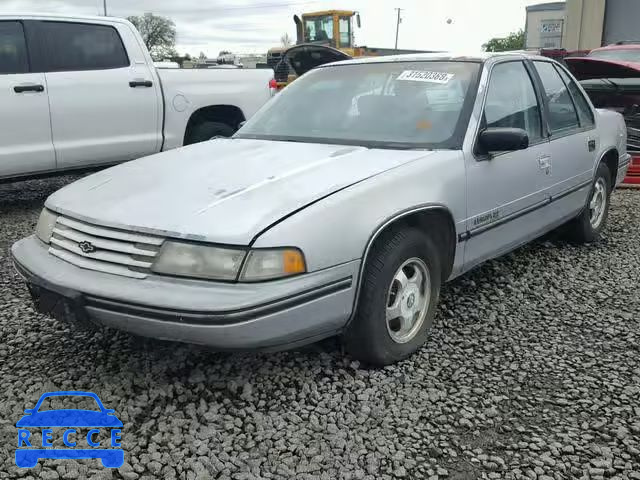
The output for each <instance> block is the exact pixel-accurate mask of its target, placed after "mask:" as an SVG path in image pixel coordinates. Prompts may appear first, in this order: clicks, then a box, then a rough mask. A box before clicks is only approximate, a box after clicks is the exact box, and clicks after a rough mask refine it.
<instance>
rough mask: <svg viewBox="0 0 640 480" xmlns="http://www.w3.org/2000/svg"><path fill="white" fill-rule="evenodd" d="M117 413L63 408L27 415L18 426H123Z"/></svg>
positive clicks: (19, 421)
mask: <svg viewBox="0 0 640 480" xmlns="http://www.w3.org/2000/svg"><path fill="white" fill-rule="evenodd" d="M121 426H122V422H121V421H120V420H118V417H116V416H115V415H108V414H106V413H102V412H96V411H93V410H77V409H62V410H48V411H45V412H37V413H33V414H31V415H25V416H24V417H22V418H21V419H20V420H18V422H17V423H16V427H121Z"/></svg>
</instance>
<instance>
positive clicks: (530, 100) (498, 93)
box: [484, 62, 542, 140]
mask: <svg viewBox="0 0 640 480" xmlns="http://www.w3.org/2000/svg"><path fill="white" fill-rule="evenodd" d="M484 121H485V123H486V126H487V127H507V128H521V129H523V130H526V132H527V133H528V134H529V140H536V139H540V138H542V122H541V117H540V105H539V104H538V99H537V98H536V92H535V90H534V88H533V82H532V81H531V77H530V76H529V73H528V72H527V69H526V68H525V66H524V64H523V63H522V62H507V63H501V64H498V65H496V66H495V67H493V70H492V72H491V79H490V80H489V89H488V92H487V100H486V103H485V108H484Z"/></svg>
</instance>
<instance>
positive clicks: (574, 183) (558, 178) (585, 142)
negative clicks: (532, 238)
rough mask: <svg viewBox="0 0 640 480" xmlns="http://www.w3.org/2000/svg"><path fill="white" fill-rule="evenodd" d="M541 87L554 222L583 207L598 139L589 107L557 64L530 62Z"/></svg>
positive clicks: (589, 184)
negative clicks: (547, 140)
mask: <svg viewBox="0 0 640 480" xmlns="http://www.w3.org/2000/svg"><path fill="white" fill-rule="evenodd" d="M533 65H534V68H535V71H536V72H537V74H538V76H539V78H540V82H541V85H542V93H543V95H544V97H545V98H544V100H545V108H546V111H547V115H546V117H547V121H548V127H549V131H550V133H551V137H550V145H549V147H550V150H549V151H550V175H549V176H548V177H547V193H548V196H549V197H550V199H551V202H552V204H553V205H552V208H551V209H550V210H551V211H552V214H553V215H554V220H556V221H560V220H562V219H567V218H569V217H572V216H574V215H575V214H576V213H577V212H578V211H580V209H582V208H583V207H584V205H585V201H586V198H587V195H588V192H589V189H590V187H591V183H592V181H593V168H594V165H595V155H596V153H597V151H598V144H599V142H600V139H599V138H598V135H597V132H596V129H595V119H594V115H593V112H592V111H591V107H590V106H589V103H588V102H587V100H586V99H585V98H584V96H583V95H582V92H580V89H579V88H578V87H577V85H575V81H574V80H573V79H572V78H571V77H570V76H569V75H568V74H567V73H566V72H565V71H564V69H562V67H560V66H559V65H558V64H555V63H551V62H544V61H534V62H533Z"/></svg>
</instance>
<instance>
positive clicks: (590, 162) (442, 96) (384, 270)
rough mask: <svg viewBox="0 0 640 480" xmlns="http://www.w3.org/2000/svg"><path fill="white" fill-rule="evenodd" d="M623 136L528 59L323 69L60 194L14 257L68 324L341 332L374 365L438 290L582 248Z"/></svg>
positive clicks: (399, 346)
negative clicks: (523, 260) (196, 134)
mask: <svg viewBox="0 0 640 480" xmlns="http://www.w3.org/2000/svg"><path fill="white" fill-rule="evenodd" d="M626 140H627V139H626V130H625V125H624V122H623V119H622V116H621V115H620V114H618V113H616V112H612V111H607V110H596V109H594V108H593V106H592V104H591V103H590V101H589V99H588V98H587V97H586V95H585V93H584V91H583V90H582V88H581V87H580V86H579V85H578V84H577V82H576V81H575V80H574V78H573V77H572V76H571V75H570V74H569V73H568V72H567V70H565V68H564V67H563V66H561V65H559V64H558V63H556V62H554V61H552V60H549V59H546V58H543V57H536V56H527V55H524V54H502V55H496V54H486V55H481V56H452V55H450V54H449V55H443V54H438V55H435V54H426V55H425V54H423V55H412V56H399V57H388V58H373V59H358V60H349V61H346V62H338V63H333V64H330V65H325V66H322V67H320V68H317V69H315V70H312V71H311V72H309V73H307V74H306V75H304V76H303V77H302V78H300V79H299V80H298V81H296V82H294V83H293V84H292V85H290V86H289V87H287V88H286V89H285V90H284V91H283V92H282V93H281V94H279V95H278V96H277V97H275V98H274V99H272V100H271V101H270V102H269V103H268V104H267V105H266V106H265V107H263V108H262V109H261V110H260V111H259V112H258V113H257V114H256V116H255V117H253V118H252V119H251V120H249V122H248V123H247V124H246V125H245V126H244V127H243V128H241V129H240V131H239V132H238V133H237V134H236V135H235V136H234V137H233V138H231V139H215V140H212V141H209V142H205V143H202V144H197V145H192V146H188V147H185V148H182V149H178V150H174V151H170V152H165V153H161V154H158V155H154V156H151V157H148V158H142V159H139V160H136V161H133V162H131V163H127V164H123V165H120V166H117V167H114V168H112V169H109V170H105V171H102V172H100V173H97V174H94V175H92V176H89V177H86V178H83V179H81V180H79V181H77V182H75V183H72V184H71V185H69V186H67V187H65V188H63V189H61V190H59V191H58V192H56V193H54V194H53V195H51V196H50V197H49V198H48V199H47V201H46V204H45V208H44V210H43V211H42V215H41V217H40V220H39V221H38V224H37V227H36V231H35V234H34V235H33V236H31V237H28V238H26V239H23V240H21V241H19V242H17V243H16V244H15V245H13V247H12V254H13V258H14V261H15V265H16V268H17V269H18V271H19V272H20V273H21V275H22V276H23V277H24V278H25V279H26V281H27V283H28V285H29V288H30V290H31V293H32V295H33V297H34V299H35V303H36V305H37V308H38V309H39V310H40V311H43V312H53V313H54V314H56V315H58V316H62V317H64V318H65V319H68V320H72V321H73V322H74V323H77V322H80V323H82V322H86V321H89V322H94V323H97V324H101V325H106V326H108V327H113V328H117V329H121V330H126V331H129V332H132V333H134V334H138V335H143V336H150V337H156V338H160V339H168V340H174V341H182V342H191V343H198V344H204V345H207V346H210V347H214V348H220V349H245V348H264V349H275V348H285V347H291V346H294V345H300V344H305V343H310V342H314V341H316V340H319V339H322V338H325V337H329V336H334V335H339V336H340V337H341V338H342V340H343V342H344V345H345V346H346V349H347V351H348V352H349V353H350V354H351V355H352V356H353V357H354V358H356V359H360V360H362V361H365V362H367V363H369V364H374V365H385V364H389V363H392V362H395V361H398V360H400V359H403V358H405V357H407V356H409V355H410V354H411V353H413V352H415V351H416V350H417V349H418V348H420V347H421V345H423V344H424V343H425V341H426V340H427V339H428V336H429V329H430V327H431V324H432V322H433V318H434V315H435V312H436V306H437V303H438V295H439V292H440V287H441V285H442V283H443V282H445V281H447V280H450V279H452V278H454V277H457V276H459V275H461V274H462V273H464V272H466V271H468V270H469V269H471V268H473V267H475V266H477V265H479V264H480V263H482V262H484V261H486V260H488V259H491V258H495V257H498V256H500V255H503V254H505V253H506V252H509V251H511V250H513V249H515V248H517V247H518V246H520V245H523V244H525V243H527V242H529V241H531V240H533V239H535V238H536V237H539V236H540V235H542V234H544V233H545V232H548V231H550V230H552V229H556V228H558V227H562V228H563V230H564V231H565V232H566V234H567V235H570V236H571V237H572V238H573V239H574V240H575V241H580V242H592V241H594V240H596V239H597V238H598V236H599V234H600V232H601V231H602V229H603V228H604V226H605V223H606V221H607V214H608V210H609V204H610V202H609V201H610V195H611V192H612V190H613V189H614V188H615V187H616V185H617V184H619V183H620V181H621V180H622V178H623V177H624V175H625V172H626V170H627V168H628V164H629V155H628V154H627V151H626Z"/></svg>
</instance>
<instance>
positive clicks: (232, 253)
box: [151, 241, 306, 282]
mask: <svg viewBox="0 0 640 480" xmlns="http://www.w3.org/2000/svg"><path fill="white" fill-rule="evenodd" d="M245 257H246V259H245ZM243 263H244V267H243ZM241 268H242V273H241V272H240V269H241ZM151 270H152V271H153V272H155V273H160V274H164V275H176V276H181V277H193V278H203V279H207V280H227V281H234V280H239V281H240V282H259V281H264V280H273V279H276V278H283V277H288V276H291V275H297V274H299V273H304V272H306V265H305V260H304V256H303V254H302V252H301V251H300V250H297V249H294V248H276V249H264V250H263V249H260V250H251V251H247V250H243V249H239V248H238V249H235V248H224V247H216V246H212V245H203V244H197V243H188V242H179V241H167V242H165V243H164V245H163V246H162V249H161V250H160V254H159V256H158V258H157V260H156V261H155V263H154V264H153V266H152V267H151Z"/></svg>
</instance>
